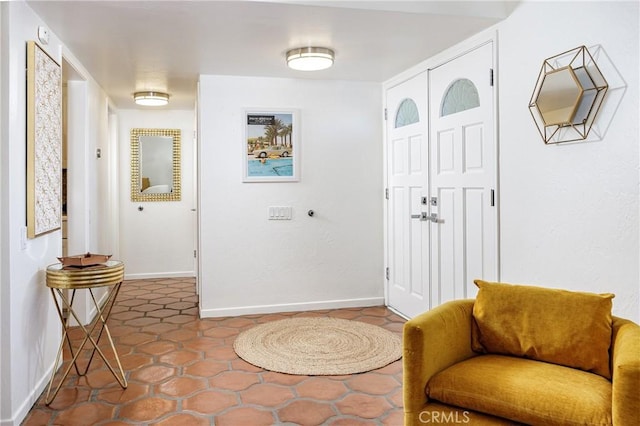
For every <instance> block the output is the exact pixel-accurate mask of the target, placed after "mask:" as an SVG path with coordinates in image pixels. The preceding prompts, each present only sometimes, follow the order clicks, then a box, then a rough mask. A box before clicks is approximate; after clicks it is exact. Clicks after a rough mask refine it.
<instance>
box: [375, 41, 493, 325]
mask: <svg viewBox="0 0 640 426" xmlns="http://www.w3.org/2000/svg"><path fill="white" fill-rule="evenodd" d="M492 67H493V46H492V44H491V43H488V44H485V45H483V46H480V47H478V48H476V49H473V50H472V51H470V52H468V53H466V54H464V55H461V56H458V57H456V58H455V59H452V60H450V61H449V62H446V63H444V64H442V65H440V66H438V67H437V68H434V69H431V70H428V71H425V72H423V73H421V74H419V75H417V76H415V77H413V78H411V79H410V80H407V81H405V82H403V83H402V84H399V85H397V86H394V87H392V88H390V89H388V90H387V92H386V108H387V121H386V131H387V137H386V158H387V164H386V170H387V173H386V175H387V198H388V199H387V201H386V203H387V221H386V223H387V229H386V242H387V250H386V253H387V268H388V269H387V277H388V280H387V300H388V304H389V306H391V307H392V308H394V309H396V310H397V311H399V312H400V313H402V314H404V315H406V316H408V317H413V316H415V315H417V314H419V313H421V312H424V311H426V310H428V309H430V308H432V307H435V306H437V305H440V304H442V303H444V302H446V301H448V300H453V299H460V298H467V297H474V296H475V294H476V288H475V285H474V284H473V280H474V279H476V278H482V279H486V280H493V279H497V271H498V265H497V263H498V255H497V253H498V244H497V221H498V216H497V193H496V183H497V178H496V175H497V172H496V169H497V167H496V161H497V150H496V137H495V134H494V133H495V132H494V114H495V110H494V90H493V89H494V87H493V85H492V81H491V80H492V77H491V69H492Z"/></svg>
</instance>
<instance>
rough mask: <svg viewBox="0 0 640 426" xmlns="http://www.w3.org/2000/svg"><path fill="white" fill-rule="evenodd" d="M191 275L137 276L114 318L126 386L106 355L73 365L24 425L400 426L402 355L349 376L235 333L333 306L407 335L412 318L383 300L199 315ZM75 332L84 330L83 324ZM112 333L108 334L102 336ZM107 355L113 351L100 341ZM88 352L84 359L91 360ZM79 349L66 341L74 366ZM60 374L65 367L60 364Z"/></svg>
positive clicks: (127, 285)
mask: <svg viewBox="0 0 640 426" xmlns="http://www.w3.org/2000/svg"><path fill="white" fill-rule="evenodd" d="M196 307H197V297H196V295H195V284H194V280H193V279H192V278H183V279H180V278H175V279H158V280H130V281H126V282H125V283H124V284H123V285H122V288H121V291H120V295H119V297H118V300H117V302H116V304H115V306H114V307H113V314H112V316H111V318H110V319H109V328H110V330H111V335H112V337H113V339H114V342H115V345H116V347H117V348H118V353H119V354H120V360H121V362H122V366H123V368H124V370H125V373H126V377H127V380H128V387H127V389H122V388H121V387H120V386H119V385H118V383H117V382H116V381H115V379H114V378H113V376H112V375H111V373H110V372H109V371H108V369H107V367H106V365H105V364H104V362H103V361H102V360H101V359H99V358H96V359H94V360H93V362H92V364H91V366H90V369H89V372H88V373H87V375H86V376H85V377H78V376H77V375H76V372H75V370H72V372H71V373H70V375H69V377H68V378H67V380H66V381H65V384H64V386H63V387H62V388H61V391H60V393H59V394H58V396H57V397H56V399H55V400H54V401H53V403H52V404H51V405H50V406H46V405H45V404H44V396H41V397H40V399H39V400H38V402H37V403H36V404H35V405H34V406H33V408H32V409H31V411H30V412H29V414H28V416H27V418H26V419H25V420H24V422H23V423H22V424H23V425H25V426H32V425H37V426H42V425H64V426H76V425H78V426H82V425H87V426H89V425H90V426H94V425H99V426H125V425H161V426H183V425H184V426H200V425H202V426H205V425H208V426H211V425H215V426H227V425H228V426H261V425H264V426H270V425H286V426H293V425H309V426H320V425H322V426H375V425H377V426H401V425H402V421H403V416H402V386H401V383H402V363H401V361H400V360H398V361H396V362H394V363H392V364H390V365H388V366H386V367H383V368H380V369H378V370H374V371H370V372H367V373H361V374H355V375H346V376H296V375H288V374H281V373H274V372H271V371H265V370H263V369H262V368H259V367H256V366H254V365H251V364H249V363H247V362H245V361H244V360H242V359H240V358H239V357H238V356H237V355H236V353H235V352H234V350H233V341H234V340H235V338H236V336H237V335H238V334H239V333H240V332H242V331H243V330H246V329H248V328H251V327H253V326H254V325H257V324H261V323H264V322H268V321H276V320H280V319H285V318H291V317H296V316H331V317H336V318H343V319H350V320H356V321H363V322H366V323H369V324H374V325H379V326H381V327H384V328H386V329H388V330H390V331H392V332H394V333H397V334H398V335H401V333H402V326H403V324H404V320H403V319H402V318H401V317H399V316H397V315H395V314H394V313H392V312H391V311H389V310H388V309H386V308H384V307H372V308H358V309H356V308H352V309H336V310H325V311H313V312H292V313H277V314H265V315H248V316H243V317H227V318H209V319H202V320H201V319H198V317H197V308H196ZM70 335H71V336H72V337H73V339H74V340H76V341H78V339H79V338H81V333H78V332H76V331H75V330H74V331H73V332H71V333H70ZM103 340H105V339H103ZM100 345H101V348H103V351H104V352H105V355H106V356H107V359H109V360H112V359H113V354H112V353H111V352H110V349H109V348H108V344H106V340H105V341H101V342H100ZM88 355H89V354H88V351H84V353H83V354H81V357H80V362H81V366H84V365H86V362H87V361H88ZM69 359H70V356H69V353H68V350H65V360H66V362H65V364H63V367H65V368H66V366H67V365H68V364H67V363H68V362H69ZM58 374H61V373H58Z"/></svg>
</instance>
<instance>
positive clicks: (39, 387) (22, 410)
mask: <svg viewBox="0 0 640 426" xmlns="http://www.w3.org/2000/svg"><path fill="white" fill-rule="evenodd" d="M54 367H55V366H54V365H53V363H52V364H51V366H49V368H47V370H46V371H45V372H44V374H43V376H42V377H41V378H40V380H38V383H37V384H36V386H35V387H34V388H33V389H32V390H31V392H29V395H28V396H27V397H26V398H25V399H24V401H23V402H22V404H20V407H19V408H18V410H17V411H16V412H15V413H13V417H11V418H10V419H0V426H18V425H20V424H21V423H22V421H23V420H24V419H25V418H26V417H27V415H29V411H31V408H32V407H33V404H35V403H36V401H37V400H38V398H40V395H41V394H42V392H44V390H45V389H46V388H47V385H48V384H49V379H50V378H51V372H52V371H53V368H54Z"/></svg>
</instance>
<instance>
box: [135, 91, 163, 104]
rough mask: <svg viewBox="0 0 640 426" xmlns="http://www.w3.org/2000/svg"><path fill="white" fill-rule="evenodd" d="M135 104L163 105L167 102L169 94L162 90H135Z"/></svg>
mask: <svg viewBox="0 0 640 426" xmlns="http://www.w3.org/2000/svg"><path fill="white" fill-rule="evenodd" d="M133 99H134V100H135V102H136V104H138V105H143V106H163V105H166V104H168V103H169V94H168V93H162V92H151V91H149V92H136V93H134V94H133Z"/></svg>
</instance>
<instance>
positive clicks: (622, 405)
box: [611, 317, 640, 426]
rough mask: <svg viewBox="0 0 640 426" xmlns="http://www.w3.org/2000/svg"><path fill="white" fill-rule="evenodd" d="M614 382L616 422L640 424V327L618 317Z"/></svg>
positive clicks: (613, 353) (615, 322)
mask: <svg viewBox="0 0 640 426" xmlns="http://www.w3.org/2000/svg"><path fill="white" fill-rule="evenodd" d="M611 381H612V403H611V409H612V416H613V424H614V425H621V426H626V425H638V424H640V326H638V324H636V323H634V322H632V321H629V320H625V319H621V318H616V317H613V339H612V341H611Z"/></svg>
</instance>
